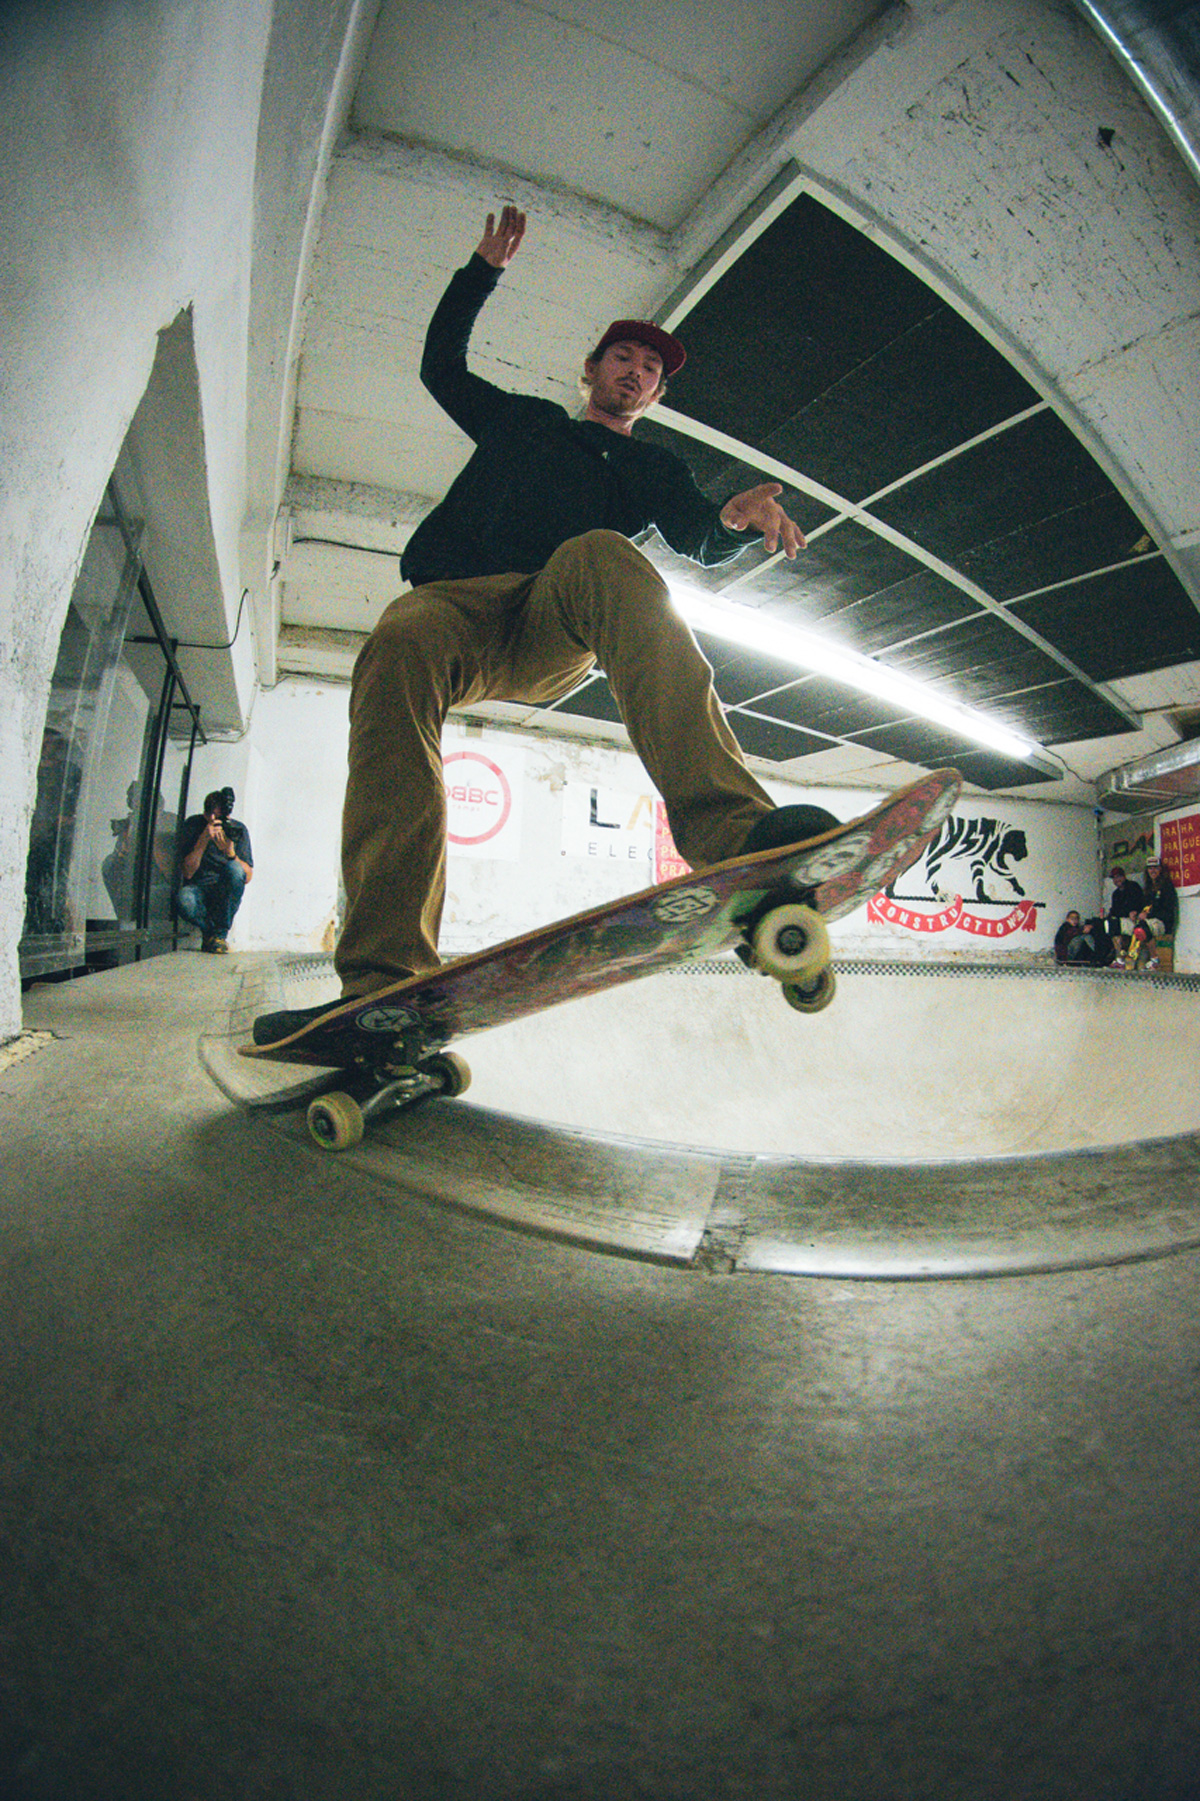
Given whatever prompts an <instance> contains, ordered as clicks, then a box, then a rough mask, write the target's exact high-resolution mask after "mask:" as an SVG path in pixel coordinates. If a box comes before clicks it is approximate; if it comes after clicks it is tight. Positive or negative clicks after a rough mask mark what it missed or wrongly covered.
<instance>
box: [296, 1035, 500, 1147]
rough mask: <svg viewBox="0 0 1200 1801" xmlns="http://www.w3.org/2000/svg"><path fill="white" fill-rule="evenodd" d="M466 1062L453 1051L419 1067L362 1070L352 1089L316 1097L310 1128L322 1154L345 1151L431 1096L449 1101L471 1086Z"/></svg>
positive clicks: (445, 1052) (309, 1117) (309, 1115)
mask: <svg viewBox="0 0 1200 1801" xmlns="http://www.w3.org/2000/svg"><path fill="white" fill-rule="evenodd" d="M470 1083H471V1071H470V1068H469V1066H468V1064H467V1062H466V1059H465V1058H463V1057H460V1056H459V1055H458V1054H457V1052H455V1051H438V1052H437V1053H436V1054H435V1055H434V1056H432V1057H425V1058H423V1059H422V1060H421V1061H420V1062H418V1063H412V1064H408V1065H403V1064H396V1065H393V1066H392V1067H390V1068H389V1069H387V1070H385V1069H383V1068H380V1067H379V1066H376V1067H375V1068H373V1069H372V1068H364V1069H362V1070H361V1072H360V1074H359V1078H358V1080H357V1081H356V1082H354V1083H353V1084H352V1088H353V1090H354V1092H351V1089H350V1088H346V1089H335V1090H333V1092H332V1093H330V1094H322V1095H318V1096H317V1098H316V1100H315V1101H311V1102H310V1103H309V1108H308V1116H307V1117H308V1129H309V1132H310V1133H311V1134H312V1137H313V1138H314V1139H315V1140H316V1142H317V1143H318V1144H319V1145H320V1147H321V1149H322V1150H323V1151H346V1150H349V1149H350V1147H351V1145H355V1144H359V1143H361V1141H362V1137H363V1134H364V1132H365V1131H366V1128H367V1125H368V1123H369V1122H370V1121H372V1120H375V1119H380V1118H382V1117H383V1116H384V1115H385V1114H387V1113H394V1112H397V1111H399V1109H400V1108H401V1107H412V1106H414V1105H415V1104H416V1102H417V1101H421V1100H425V1099H426V1098H427V1097H428V1096H430V1095H435V1094H444V1095H446V1096H448V1097H452V1096H454V1095H458V1094H462V1093H463V1092H464V1090H465V1089H467V1088H469V1087H470Z"/></svg>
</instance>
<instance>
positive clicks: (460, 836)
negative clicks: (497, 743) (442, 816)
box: [445, 747, 524, 859]
mask: <svg viewBox="0 0 1200 1801" xmlns="http://www.w3.org/2000/svg"><path fill="white" fill-rule="evenodd" d="M523 774H524V770H523V754H522V753H521V752H520V751H515V750H510V749H508V748H507V747H506V748H505V749H504V751H502V752H500V751H491V750H489V752H488V753H484V752H483V751H478V750H456V751H452V752H451V753H450V755H449V756H448V757H447V758H446V759H445V783H446V836H447V839H448V840H449V844H450V849H451V851H457V852H461V853H462V854H463V855H465V856H479V857H503V858H507V859H512V858H516V857H518V856H519V855H520V795H521V781H522V777H523Z"/></svg>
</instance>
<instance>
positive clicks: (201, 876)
mask: <svg viewBox="0 0 1200 1801" xmlns="http://www.w3.org/2000/svg"><path fill="white" fill-rule="evenodd" d="M245 892H246V872H245V870H244V869H243V868H242V866H241V864H240V863H239V862H238V861H237V859H236V858H234V857H230V859H229V861H228V863H227V864H226V866H225V868H224V869H212V870H209V869H201V870H197V872H196V874H195V875H194V876H193V877H192V879H191V881H190V882H184V884H183V886H182V887H181V888H180V890H179V893H178V894H177V895H176V896H175V910H176V912H177V913H178V914H179V916H180V918H181V919H186V920H187V922H188V924H189V925H194V926H199V928H200V930H201V931H202V932H203V934H204V936H205V937H206V938H224V937H226V936H227V935H228V932H229V928H230V926H231V925H232V924H233V916H234V914H235V913H236V912H237V910H238V908H239V907H240V906H241V904H242V895H243V894H244V893H245Z"/></svg>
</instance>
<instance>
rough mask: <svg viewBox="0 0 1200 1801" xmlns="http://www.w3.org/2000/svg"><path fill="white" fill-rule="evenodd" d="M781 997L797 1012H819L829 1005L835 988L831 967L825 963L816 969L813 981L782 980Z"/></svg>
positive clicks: (835, 983)
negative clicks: (823, 966) (822, 966)
mask: <svg viewBox="0 0 1200 1801" xmlns="http://www.w3.org/2000/svg"><path fill="white" fill-rule="evenodd" d="M782 987H783V998H784V1000H785V1001H786V1002H787V1004H788V1006H789V1007H794V1008H795V1009H796V1011H797V1013H821V1012H823V1011H824V1009H825V1008H826V1007H827V1006H828V1005H829V1003H830V1001H831V1000H832V999H833V997H834V993H835V991H836V989H837V982H836V980H835V978H834V974H833V971H832V969H830V967H829V965H828V964H826V966H825V968H824V969H821V970H818V972H817V977H816V980H815V981H813V982H808V983H804V982H784V983H783V984H782Z"/></svg>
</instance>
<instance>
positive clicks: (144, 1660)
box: [0, 954, 1200, 1801]
mask: <svg viewBox="0 0 1200 1801" xmlns="http://www.w3.org/2000/svg"><path fill="white" fill-rule="evenodd" d="M236 961H237V960H236V958H231V959H229V960H228V962H226V961H224V960H219V959H215V958H213V959H208V958H201V957H199V956H196V955H194V954H193V955H187V956H181V957H178V958H163V959H159V960H157V961H156V962H153V963H148V964H145V965H141V966H139V967H137V968H134V969H131V970H122V971H117V972H113V973H112V974H110V975H100V976H93V977H89V978H87V979H86V980H83V981H78V982H73V983H70V984H59V985H54V986H47V987H43V988H39V989H35V990H32V991H31V992H30V993H29V994H28V995H27V997H26V1001H27V1025H28V1026H29V1027H31V1028H41V1029H45V1030H48V1031H51V1032H53V1033H54V1034H55V1036H54V1038H53V1039H52V1040H49V1041H47V1042H46V1043H45V1045H44V1046H43V1047H42V1048H40V1049H38V1050H36V1051H35V1052H34V1053H33V1054H32V1055H30V1056H28V1057H26V1058H25V1059H24V1060H23V1061H19V1062H15V1063H12V1064H11V1065H10V1066H9V1067H8V1068H6V1069H5V1070H4V1071H3V1073H0V1123H2V1125H3V1136H2V1139H0V1235H2V1250H3V1270H4V1278H3V1279H4V1294H3V1307H4V1317H5V1320H6V1324H7V1332H6V1339H7V1355H6V1356H5V1358H4V1359H3V1364H2V1367H0V1382H2V1384H3V1393H2V1399H0V1421H2V1425H0V1476H2V1479H3V1485H4V1506H3V1515H2V1517H3V1521H4V1533H5V1544H4V1561H3V1570H4V1576H3V1590H4V1607H3V1610H2V1614H0V1632H2V1634H3V1653H4V1654H3V1662H2V1682H3V1715H2V1720H0V1796H2V1797H3V1801H227V1798H228V1801H360V1798H362V1801H407V1798H409V1797H412V1798H414V1801H417V1798H419V1801H424V1798H425V1797H437V1798H438V1801H443V1798H444V1801H468V1798H469V1801H609V1798H611V1801H636V1798H642V1797H644V1798H647V1801H709V1798H713V1801H718V1798H724V1797H739V1798H741V1797H747V1798H753V1801H771V1798H774V1797H788V1798H789V1801H791V1798H793V1797H803V1798H804V1801H957V1798H961V1801H1035V1798H1040V1797H1046V1798H1048V1801H1195V1797H1196V1796H1197V1795H1200V1680H1198V1679H1197V1678H1198V1675H1200V1672H1198V1670H1197V1644H1198V1636H1197V1626H1198V1624H1200V1621H1198V1618H1197V1615H1198V1613H1200V1600H1198V1596H1200V1481H1198V1480H1197V1477H1198V1474H1200V1468H1198V1466H1200V1407H1198V1395H1197V1389H1198V1383H1200V1308H1198V1306H1197V1300H1198V1296H1200V1253H1197V1252H1195V1251H1187V1252H1182V1253H1180V1254H1179V1255H1177V1256H1173V1257H1167V1258H1165V1259H1160V1260H1157V1261H1153V1262H1145V1263H1130V1264H1124V1265H1121V1266H1118V1267H1107V1268H1102V1269H1097V1270H1095V1271H1073V1272H1069V1273H1064V1274H1057V1275H1045V1276H1037V1277H1024V1278H1020V1279H1005V1280H992V1281H976V1282H969V1281H965V1282H953V1281H942V1282H937V1283H929V1284H926V1283H921V1282H908V1283H898V1284H894V1285H889V1284H882V1283H853V1282H843V1281H816V1280H807V1279H796V1278H787V1277H780V1276H771V1275H754V1274H747V1273H738V1274H736V1275H721V1274H714V1273H711V1272H710V1271H705V1270H702V1269H678V1268H666V1267H660V1266H657V1265H654V1264H650V1263H646V1262H637V1261H631V1260H623V1259H619V1258H615V1257H611V1256H605V1255H603V1254H601V1253H599V1252H595V1251H588V1250H584V1249H580V1248H578V1247H574V1246H570V1245H562V1244H556V1243H554V1242H550V1241H546V1240H543V1239H536V1238H531V1237H528V1236H524V1235H521V1234H518V1233H516V1232H513V1231H510V1230H506V1229H504V1228H503V1227H501V1226H497V1225H493V1224H490V1223H488V1222H486V1221H480V1220H476V1219H468V1218H463V1217H461V1216H459V1215H457V1214H455V1213H453V1212H451V1211H447V1210H445V1209H439V1208H437V1207H435V1206H433V1205H431V1204H430V1203H428V1202H426V1201H423V1200H419V1199H408V1198H406V1197H405V1196H404V1195H403V1193H402V1192H400V1191H399V1190H397V1189H396V1188H395V1187H394V1186H392V1185H390V1184H387V1183H384V1182H382V1181H379V1180H378V1179H376V1178H373V1177H372V1176H371V1174H370V1172H369V1171H367V1170H364V1169H362V1168H359V1167H354V1166H349V1165H347V1164H346V1163H345V1162H344V1161H341V1160H339V1159H337V1158H331V1157H328V1156H326V1155H323V1154H322V1153H321V1152H319V1151H317V1150H316V1149H315V1148H310V1147H309V1146H308V1145H307V1144H306V1143H304V1142H303V1141H302V1140H301V1139H300V1138H299V1137H298V1136H296V1137H292V1136H288V1135H286V1134H282V1133H280V1132H277V1131H271V1130H268V1129H266V1125H265V1121H264V1119H263V1117H262V1116H257V1117H256V1116H253V1115H250V1114H244V1113H240V1112H238V1111H236V1110H234V1109H233V1108H231V1107H230V1106H229V1105H228V1104H227V1103H226V1102H225V1101H223V1100H222V1098H221V1097H220V1095H218V1094H217V1092H216V1091H215V1090H214V1089H213V1088H212V1087H211V1086H210V1084H209V1083H208V1081H207V1079H206V1078H205V1076H204V1075H203V1073H202V1072H201V1070H200V1068H199V1065H198V1062H197V1058H196V1052H195V1044H196V1038H197V1034H198V1033H199V1032H200V1030H201V1029H202V1027H203V1026H204V1024H205V1022H206V1020H207V1019H208V1017H209V1016H210V1015H211V1014H212V1012H213V1011H214V1009H219V1007H220V1006H221V1005H222V1004H223V1003H224V1002H225V1001H226V1000H227V996H228V992H229V986H230V984H231V982H232V981H233V980H234V979H235V970H234V969H233V968H232V967H231V966H232V965H236Z"/></svg>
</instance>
